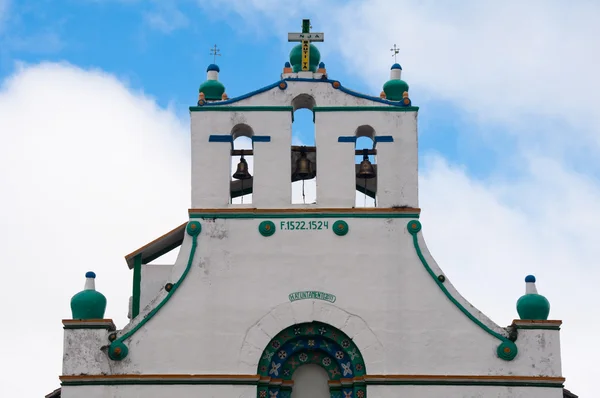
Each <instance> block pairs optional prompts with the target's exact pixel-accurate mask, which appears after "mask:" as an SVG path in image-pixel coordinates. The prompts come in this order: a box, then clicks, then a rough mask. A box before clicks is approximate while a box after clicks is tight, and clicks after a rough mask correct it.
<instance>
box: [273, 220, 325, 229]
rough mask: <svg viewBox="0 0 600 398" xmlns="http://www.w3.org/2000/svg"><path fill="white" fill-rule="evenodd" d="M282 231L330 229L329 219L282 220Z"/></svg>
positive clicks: (280, 223) (280, 226)
mask: <svg viewBox="0 0 600 398" xmlns="http://www.w3.org/2000/svg"><path fill="white" fill-rule="evenodd" d="M279 229H281V230H282V231H314V230H317V231H318V230H322V229H329V221H303V220H302V221H280V222H279Z"/></svg>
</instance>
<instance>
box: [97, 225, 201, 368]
mask: <svg viewBox="0 0 600 398" xmlns="http://www.w3.org/2000/svg"><path fill="white" fill-rule="evenodd" d="M201 231H202V226H201V225H200V223H199V222H198V221H190V222H189V223H188V225H187V227H186V232H187V233H188V235H190V236H192V248H191V250H190V256H189V258H188V262H187V266H186V267H185V270H184V271H183V274H182V275H181V277H180V278H179V280H178V281H177V282H176V283H174V284H173V287H172V288H171V290H169V292H168V293H167V295H166V296H165V298H164V299H163V300H162V301H161V302H160V303H159V304H158V305H157V306H156V307H154V308H153V309H152V311H150V312H149V313H148V314H147V315H146V316H145V317H144V319H142V320H141V321H140V322H138V324H137V325H135V326H134V327H133V329H131V330H130V331H128V332H127V333H125V334H123V335H122V336H121V337H119V338H117V339H115V340H113V341H112V342H111V343H110V345H109V347H108V356H109V357H110V359H112V360H114V361H120V360H122V359H124V358H125V357H127V354H128V352H129V349H128V347H127V346H126V345H125V343H124V341H125V340H127V339H128V338H130V337H131V336H133V335H134V334H135V333H136V332H137V331H138V330H140V328H141V327H142V326H144V325H145V324H146V323H148V322H149V321H150V320H151V319H152V318H153V317H154V316H155V315H156V314H157V313H158V311H160V309H161V308H162V307H163V306H164V305H165V304H167V302H168V301H169V300H170V299H171V297H173V295H174V294H175V292H176V291H177V288H179V286H181V284H182V283H183V281H184V280H185V278H186V277H187V274H188V273H189V272H190V269H191V268H192V262H193V260H194V254H195V253H196V248H197V247H198V235H200V232H201ZM140 267H141V260H140ZM134 274H135V268H134ZM138 307H139V303H138Z"/></svg>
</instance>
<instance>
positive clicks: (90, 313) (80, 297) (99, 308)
mask: <svg viewBox="0 0 600 398" xmlns="http://www.w3.org/2000/svg"><path fill="white" fill-rule="evenodd" d="M85 278H86V279H85V287H84V288H83V290H82V291H81V292H79V293H77V294H76V295H74V296H73V298H72V299H71V313H72V315H73V319H104V311H105V310H106V297H104V295H103V294H102V293H100V292H97V291H96V284H95V279H96V274H95V273H93V272H91V271H90V272H88V273H86V274H85Z"/></svg>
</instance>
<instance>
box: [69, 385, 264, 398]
mask: <svg viewBox="0 0 600 398" xmlns="http://www.w3.org/2000/svg"><path fill="white" fill-rule="evenodd" d="M61 397H62V398H82V397H85V398H134V397H135V398H137V397H144V398H163V397H174V398H175V397H176V398H256V387H255V386H228V385H158V386H154V385H149V386H128V385H125V386H81V387H69V386H67V387H63V388H62V394H61Z"/></svg>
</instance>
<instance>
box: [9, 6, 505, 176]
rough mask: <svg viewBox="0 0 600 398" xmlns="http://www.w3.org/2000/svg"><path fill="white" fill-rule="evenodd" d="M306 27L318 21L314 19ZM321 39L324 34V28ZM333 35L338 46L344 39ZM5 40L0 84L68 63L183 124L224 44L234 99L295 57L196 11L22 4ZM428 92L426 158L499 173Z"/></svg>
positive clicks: (232, 22) (340, 65)
mask: <svg viewBox="0 0 600 398" xmlns="http://www.w3.org/2000/svg"><path fill="white" fill-rule="evenodd" d="M304 16H305V15H304V14H303V15H302V16H299V17H298V18H295V19H291V24H289V26H288V29H289V31H299V30H300V24H301V18H302V17H304ZM306 17H311V15H310V13H309V15H306ZM240 26H241V27H242V28H241V29H240ZM314 29H322V27H321V26H318V25H316V26H314V28H313V30H314ZM278 33H279V34H278ZM326 34H327V37H329V36H331V37H334V36H335V35H336V32H326ZM0 40H1V43H2V48H4V51H2V62H1V63H0V78H4V77H6V76H8V75H10V74H11V73H12V72H13V71H14V70H15V61H19V62H25V63H37V62H40V61H56V62H65V61H66V62H69V63H71V64H73V65H77V66H79V67H82V68H99V69H102V70H103V71H105V72H108V73H111V74H114V75H116V76H117V77H119V78H120V79H122V80H124V81H126V82H127V83H128V85H129V86H130V87H131V88H132V89H134V90H141V91H143V92H144V93H145V94H146V95H148V96H151V97H153V98H155V99H156V102H157V103H158V104H159V105H161V106H163V107H167V106H171V107H173V109H174V111H175V112H177V113H178V114H181V115H182V117H185V115H186V110H187V107H188V106H189V105H193V104H194V102H195V101H196V100H197V88H198V86H199V85H200V83H202V82H203V81H204V79H205V77H206V73H205V70H206V66H207V65H208V64H209V63H212V59H213V58H212V57H211V56H210V54H209V50H210V48H211V47H212V46H213V45H214V44H217V45H218V47H219V48H220V49H221V53H222V56H219V57H217V63H218V64H219V66H220V67H221V73H220V80H221V81H222V82H223V83H224V84H225V85H226V88H227V93H228V95H229V96H230V97H232V96H237V95H241V94H244V93H246V92H249V91H252V90H255V89H257V88H259V87H261V86H264V85H267V84H270V83H272V82H274V81H276V80H277V79H279V74H280V73H281V68H282V66H283V63H284V62H285V61H287V60H288V54H289V51H290V49H291V48H292V47H293V44H292V43H287V42H286V40H287V37H286V35H284V34H281V33H280V32H274V31H272V30H269V29H260V28H259V29H257V28H255V27H253V26H252V25H250V24H246V23H245V22H244V18H243V17H240V16H238V15H236V14H235V13H233V12H229V13H226V14H224V15H222V16H216V15H215V13H214V12H213V11H212V10H206V9H203V8H201V7H198V6H197V5H196V4H195V3H194V2H190V1H182V2H179V3H178V4H177V6H176V7H175V6H167V7H165V6H161V5H160V4H159V2H152V1H149V2H142V1H67V0H65V1H59V2H50V1H42V2H40V1H19V2H13V3H11V4H10V13H9V14H8V18H7V21H6V23H5V28H4V33H3V34H2V36H1V39H0ZM395 43H398V44H400V47H402V45H401V44H402V40H401V38H399V37H398V38H395V37H394V38H390V39H388V40H387V41H386V46H387V47H389V48H391V47H392V45H393V44H395ZM348 45H349V44H348ZM318 46H319V47H320V48H321V50H322V53H323V54H324V56H323V57H322V61H323V62H325V63H326V65H327V68H328V72H329V74H330V76H331V77H333V78H335V79H338V80H340V81H342V82H343V84H344V85H346V86H348V87H351V88H352V89H354V90H357V91H360V92H365V93H369V94H371V95H375V96H377V95H378V94H379V91H381V87H371V86H372V85H369V84H368V83H367V82H365V81H364V80H362V79H360V78H357V77H356V76H354V75H353V74H352V73H348V69H347V68H346V67H345V66H344V61H343V60H342V59H341V58H340V56H339V55H338V54H336V53H335V51H336V49H335V42H333V43H330V42H328V41H326V42H325V43H319V44H318ZM383 55H386V56H387V57H388V62H387V63H380V69H381V72H382V73H381V77H382V79H381V81H380V86H382V85H383V83H385V79H386V78H387V73H388V71H389V67H390V66H391V65H392V63H393V58H392V56H391V52H389V51H388V53H384V54H383ZM402 58H403V57H402V52H400V54H399V59H398V61H399V62H401V63H402V64H403V66H404V68H405V73H406V75H405V76H407V77H405V79H406V80H408V83H409V84H410V83H411V82H410V70H411V65H410V64H407V63H404V62H403V59H402ZM250 76H252V78H249V77H250ZM418 89H419V87H418V86H417V87H415V88H413V89H412V90H411V91H412V92H414V93H415V94H414V96H415V100H413V101H414V103H415V104H417V105H419V106H423V110H422V115H423V116H422V118H421V119H422V122H421V124H420V133H421V141H420V150H421V151H422V152H428V151H432V150H433V151H438V152H441V153H443V154H444V155H445V157H446V158H448V159H449V160H451V161H452V162H455V161H457V162H459V163H462V164H464V165H465V167H467V168H469V170H470V171H471V172H472V173H473V174H474V175H485V174H486V173H487V172H488V171H489V170H490V169H491V168H492V167H493V166H494V163H495V153H496V152H495V151H494V150H493V148H490V147H489V146H488V145H486V143H485V142H482V141H480V140H478V139H477V136H475V137H473V136H472V135H470V136H469V134H468V132H469V129H471V128H472V126H471V124H470V123H469V121H468V120H465V119H466V117H465V116H463V115H461V110H460V109H457V108H455V107H453V106H452V104H451V103H447V102H444V101H439V100H435V99H432V100H431V101H428V102H424V101H422V100H421V101H420V100H419V99H420V97H421V96H420V95H419V94H418ZM308 118H309V117H300V118H299V123H298V124H299V126H294V127H295V129H294V130H295V133H296V134H301V136H300V138H301V139H302V141H303V142H310V141H311V138H310V137H309V133H308V132H309V131H310V129H311V126H310V125H311V124H312V123H307V120H305V119H308ZM459 132H462V133H459ZM465 136H469V139H468V140H466V139H464V138H465Z"/></svg>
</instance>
